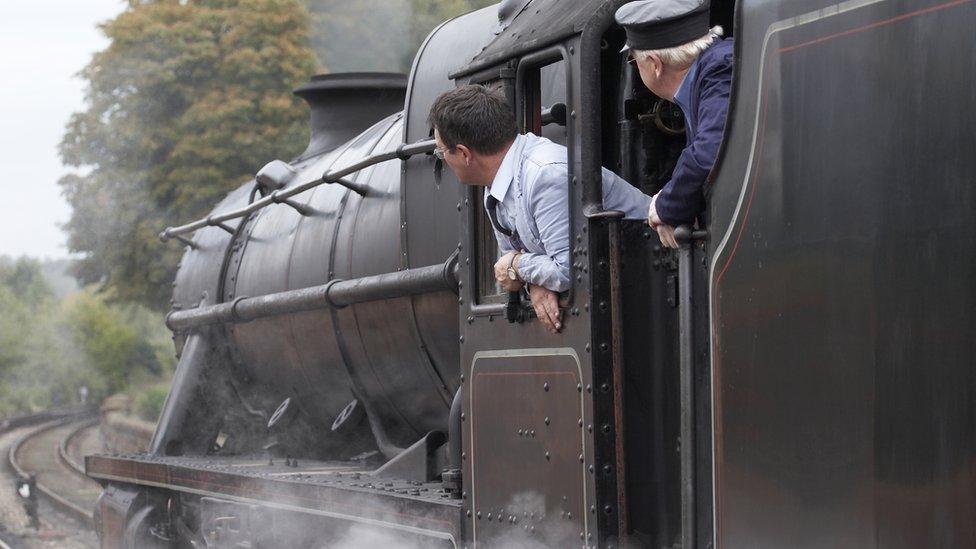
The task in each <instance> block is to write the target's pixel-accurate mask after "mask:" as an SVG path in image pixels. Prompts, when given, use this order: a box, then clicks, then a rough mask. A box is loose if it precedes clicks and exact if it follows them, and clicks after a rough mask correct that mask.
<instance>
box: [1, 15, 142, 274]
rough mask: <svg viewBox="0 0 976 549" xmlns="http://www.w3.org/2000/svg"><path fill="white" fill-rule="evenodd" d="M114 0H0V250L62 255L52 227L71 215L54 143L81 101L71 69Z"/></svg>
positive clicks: (96, 40)
mask: <svg viewBox="0 0 976 549" xmlns="http://www.w3.org/2000/svg"><path fill="white" fill-rule="evenodd" d="M124 7H125V3H124V2H123V1H120V0H2V1H0V8H2V9H3V16H2V17H0V75H3V80H2V83H0V255H13V256H19V255H31V256H35V257H49V258H60V257H66V256H67V255H68V250H67V248H66V247H65V238H64V233H63V232H62V231H61V229H59V228H58V224H59V223H63V222H64V221H66V220H67V219H68V217H69V215H70V210H69V208H68V205H67V204H66V203H65V201H64V199H63V198H61V191H60V188H59V187H58V185H57V181H58V178H59V177H61V175H63V174H64V173H65V172H66V168H65V167H63V166H62V165H61V160H60V159H59V158H58V151H57V147H58V143H59V142H60V141H61V136H62V134H63V133H64V126H65V124H66V123H67V121H68V117H69V116H70V115H71V113H73V112H75V111H78V110H81V109H82V108H83V106H84V97H83V90H84V86H83V83H82V81H81V80H80V79H79V78H77V77H75V74H76V73H77V72H78V71H79V70H81V69H82V68H83V67H84V66H85V65H86V64H87V63H88V61H89V59H90V58H91V55H92V53H94V52H96V51H98V50H101V49H104V48H105V47H106V46H107V45H108V41H107V40H106V39H105V37H104V36H103V35H102V34H101V32H100V31H99V30H98V29H97V28H96V25H97V24H98V23H100V22H103V21H105V20H107V19H111V18H112V17H114V16H115V15H117V14H118V13H119V12H121V11H122V9H123V8H124Z"/></svg>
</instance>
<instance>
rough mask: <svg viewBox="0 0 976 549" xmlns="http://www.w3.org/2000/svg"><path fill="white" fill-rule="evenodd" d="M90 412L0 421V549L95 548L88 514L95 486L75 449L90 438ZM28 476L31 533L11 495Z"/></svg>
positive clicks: (19, 504)
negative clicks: (35, 522) (33, 505)
mask: <svg viewBox="0 0 976 549" xmlns="http://www.w3.org/2000/svg"><path fill="white" fill-rule="evenodd" d="M94 413H95V411H94V410H93V409H91V408H84V409H79V408H75V409H68V410H58V411H53V412H44V413H41V414H37V415H34V416H24V417H22V418H15V419H14V420H10V421H4V422H0V452H2V455H3V456H4V457H5V460H4V461H5V462H6V463H5V467H4V469H5V471H4V476H7V477H9V479H4V482H3V484H2V485H0V511H2V512H0V549H3V548H4V547H5V546H6V547H13V548H34V547H71V548H74V547H82V548H84V547H96V546H97V540H96V538H95V534H94V531H93V530H92V510H93V509H94V506H95V502H96V500H97V499H98V495H99V494H100V493H101V487H100V486H99V485H98V483H96V482H94V481H92V480H91V479H89V478H88V477H86V476H85V474H84V467H83V465H82V455H83V453H84V451H83V449H82V448H81V446H82V445H83V444H84V443H85V442H86V441H87V439H88V437H91V436H92V434H93V433H92V429H93V426H94V425H95V424H96V423H97V420H96V419H95V418H94V417H93V416H94ZM89 444H90V442H89ZM29 474H33V475H35V478H36V491H37V494H38V496H39V503H40V506H39V515H40V522H41V527H40V528H39V529H37V530H33V529H31V528H29V527H28V526H27V521H26V514H25V513H24V512H23V510H22V502H21V501H19V497H18V496H17V495H16V494H15V492H14V486H15V480H16V479H17V478H23V477H26V476H27V475H29ZM8 487H9V488H8Z"/></svg>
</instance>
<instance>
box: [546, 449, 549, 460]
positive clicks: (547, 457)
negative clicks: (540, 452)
mask: <svg viewBox="0 0 976 549" xmlns="http://www.w3.org/2000/svg"><path fill="white" fill-rule="evenodd" d="M546 460H547V461H548V460H549V451H548V450H546Z"/></svg>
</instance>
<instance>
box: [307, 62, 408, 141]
mask: <svg viewBox="0 0 976 549" xmlns="http://www.w3.org/2000/svg"><path fill="white" fill-rule="evenodd" d="M406 87H407V77H406V75H404V74H399V73H375V72H347V73H336V74H321V75H317V76H314V77H312V81H311V82H309V83H308V84H305V85H303V86H300V87H299V88H298V89H296V90H295V92H294V93H295V95H297V96H299V97H301V98H302V99H304V100H305V101H306V102H307V103H308V106H309V109H310V111H311V112H310V129H311V132H310V134H311V135H310V137H309V143H308V147H307V148H306V149H305V152H303V153H302V154H301V155H299V159H304V158H308V157H312V156H317V155H320V154H322V153H325V152H327V151H331V150H332V149H335V148H336V147H338V146H339V145H341V144H343V143H345V142H347V141H349V140H350V139H352V138H353V137H355V136H356V135H358V134H359V133H360V132H362V131H363V130H364V129H366V128H365V127H364V126H363V121H364V120H377V119H380V118H383V117H385V116H389V115H391V114H393V113H395V112H397V111H399V110H400V109H402V108H403V94H404V93H405V91H406Z"/></svg>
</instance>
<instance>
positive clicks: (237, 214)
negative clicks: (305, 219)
mask: <svg viewBox="0 0 976 549" xmlns="http://www.w3.org/2000/svg"><path fill="white" fill-rule="evenodd" d="M436 146H437V145H436V143H434V140H433V139H427V140H424V141H420V142H417V143H411V144H409V145H399V146H397V148H396V149H393V150H389V151H384V152H381V153H376V154H372V155H370V156H367V157H366V158H363V159H361V160H358V161H356V162H354V163H352V164H351V165H348V166H346V167H344V168H340V169H338V170H334V171H327V172H326V173H324V174H322V176H321V177H319V178H317V179H313V180H311V181H307V182H305V183H302V184H299V185H295V186H293V187H289V188H287V189H284V190H279V191H275V192H274V193H273V194H272V195H269V196H266V197H264V198H261V199H260V200H257V201H255V202H251V203H250V204H248V205H247V206H245V207H243V208H239V209H236V210H232V211H230V212H226V213H221V214H211V215H209V216H207V217H206V218H204V219H199V220H197V221H193V222H191V223H187V224H185V225H180V226H178V227H167V228H166V230H164V231H163V232H162V233H160V235H159V238H160V240H162V241H163V242H165V241H167V240H169V239H170V238H175V237H176V236H177V235H182V234H187V233H192V232H195V231H197V230H199V229H202V228H204V227H218V228H220V229H223V230H224V231H226V232H227V233H228V234H233V233H234V230H233V228H232V227H230V226H228V225H226V224H225V223H224V222H225V221H230V220H232V219H239V218H242V217H245V216H248V215H250V214H252V213H254V212H256V211H258V210H261V209H263V208H266V207H268V206H272V205H274V204H280V203H282V202H284V201H285V199H288V198H291V197H293V196H295V195H298V194H301V193H304V192H305V191H308V190H311V189H314V188H315V187H318V186H319V185H322V184H327V183H339V184H340V185H342V186H343V187H346V188H348V189H350V190H353V191H355V192H356V193H357V194H359V195H361V196H365V194H366V190H365V188H364V187H362V186H360V185H358V184H356V183H354V182H351V181H348V180H346V179H345V176H347V175H349V174H352V173H355V172H358V171H360V170H362V169H365V168H369V167H370V166H374V165H376V164H380V163H383V162H386V161H388V160H394V159H401V160H403V159H405V158H409V157H411V156H413V155H415V154H425V153H429V152H431V151H433V150H434V148H435V147H436ZM292 207H294V206H292Z"/></svg>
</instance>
